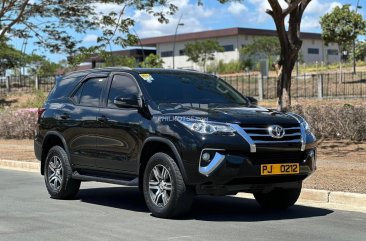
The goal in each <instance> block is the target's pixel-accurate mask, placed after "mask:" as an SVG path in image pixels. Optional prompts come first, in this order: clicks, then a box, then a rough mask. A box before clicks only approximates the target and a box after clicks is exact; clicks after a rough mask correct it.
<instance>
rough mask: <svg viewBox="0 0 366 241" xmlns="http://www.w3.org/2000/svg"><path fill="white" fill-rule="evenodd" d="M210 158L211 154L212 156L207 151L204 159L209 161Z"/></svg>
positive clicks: (203, 156)
mask: <svg viewBox="0 0 366 241" xmlns="http://www.w3.org/2000/svg"><path fill="white" fill-rule="evenodd" d="M210 159H211V156H210V154H209V153H208V152H205V153H203V154H202V160H204V161H206V162H207V161H209V160H210Z"/></svg>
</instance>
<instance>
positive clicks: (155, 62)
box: [141, 54, 164, 68]
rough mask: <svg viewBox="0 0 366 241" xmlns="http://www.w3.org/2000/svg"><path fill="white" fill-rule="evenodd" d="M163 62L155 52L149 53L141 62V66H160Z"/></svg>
mask: <svg viewBox="0 0 366 241" xmlns="http://www.w3.org/2000/svg"><path fill="white" fill-rule="evenodd" d="M163 64H164V61H163V60H162V59H161V58H160V56H158V55H155V54H150V55H149V56H147V57H146V58H145V60H144V61H143V62H142V63H141V67H143V68H162V67H163Z"/></svg>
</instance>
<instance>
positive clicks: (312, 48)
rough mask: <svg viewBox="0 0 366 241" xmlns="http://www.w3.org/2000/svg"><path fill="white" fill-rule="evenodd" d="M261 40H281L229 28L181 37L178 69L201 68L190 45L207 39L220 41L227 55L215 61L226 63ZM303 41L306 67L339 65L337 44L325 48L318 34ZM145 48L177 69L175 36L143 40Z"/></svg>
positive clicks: (258, 31)
mask: <svg viewBox="0 0 366 241" xmlns="http://www.w3.org/2000/svg"><path fill="white" fill-rule="evenodd" d="M261 36H277V32H276V31H274V30H263V29H249V28H228V29H220V30H210V31H203V32H195V33H185V34H178V35H177V36H176V41H175V53H174V61H175V68H187V69H199V66H197V65H196V64H194V63H192V62H191V61H188V60H187V58H188V57H187V56H186V55H184V48H185V44H186V43H189V42H194V41H202V40H207V39H212V40H217V41H218V42H219V44H220V45H221V46H222V47H224V49H225V51H224V52H221V53H215V60H214V61H217V62H218V61H220V60H223V61H224V62H225V63H228V62H230V61H233V60H239V57H240V56H239V50H240V49H241V48H242V47H244V46H245V45H247V44H250V43H252V42H253V41H255V39H256V38H258V37H261ZM301 37H302V39H303V45H302V50H301V51H302V57H303V61H304V62H305V63H308V64H310V63H312V64H315V63H316V61H318V63H319V64H320V63H321V62H322V61H323V62H324V63H333V62H336V61H339V54H338V47H337V44H330V45H329V46H325V44H324V41H323V40H322V38H321V35H320V34H318V33H302V34H301ZM141 45H143V46H150V47H155V48H156V53H157V54H158V55H160V56H161V57H162V59H163V60H164V68H172V67H173V48H174V35H170V36H161V37H154V38H145V39H141Z"/></svg>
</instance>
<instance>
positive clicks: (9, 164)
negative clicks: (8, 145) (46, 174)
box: [0, 160, 41, 172]
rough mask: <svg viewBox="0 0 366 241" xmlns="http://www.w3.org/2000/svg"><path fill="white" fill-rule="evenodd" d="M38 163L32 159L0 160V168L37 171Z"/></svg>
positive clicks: (38, 168)
mask: <svg viewBox="0 0 366 241" xmlns="http://www.w3.org/2000/svg"><path fill="white" fill-rule="evenodd" d="M40 165H41V164H40V163H39V162H33V161H14V160H0V168H6V169H13V170H21V171H28V172H39V170H40V168H41V167H40Z"/></svg>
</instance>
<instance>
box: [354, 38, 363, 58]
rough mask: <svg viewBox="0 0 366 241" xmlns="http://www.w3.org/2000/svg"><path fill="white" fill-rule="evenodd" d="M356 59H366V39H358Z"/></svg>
mask: <svg viewBox="0 0 366 241" xmlns="http://www.w3.org/2000/svg"><path fill="white" fill-rule="evenodd" d="M354 54H355V57H356V60H362V61H365V60H366V41H357V42H356V49H355V53H354Z"/></svg>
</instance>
